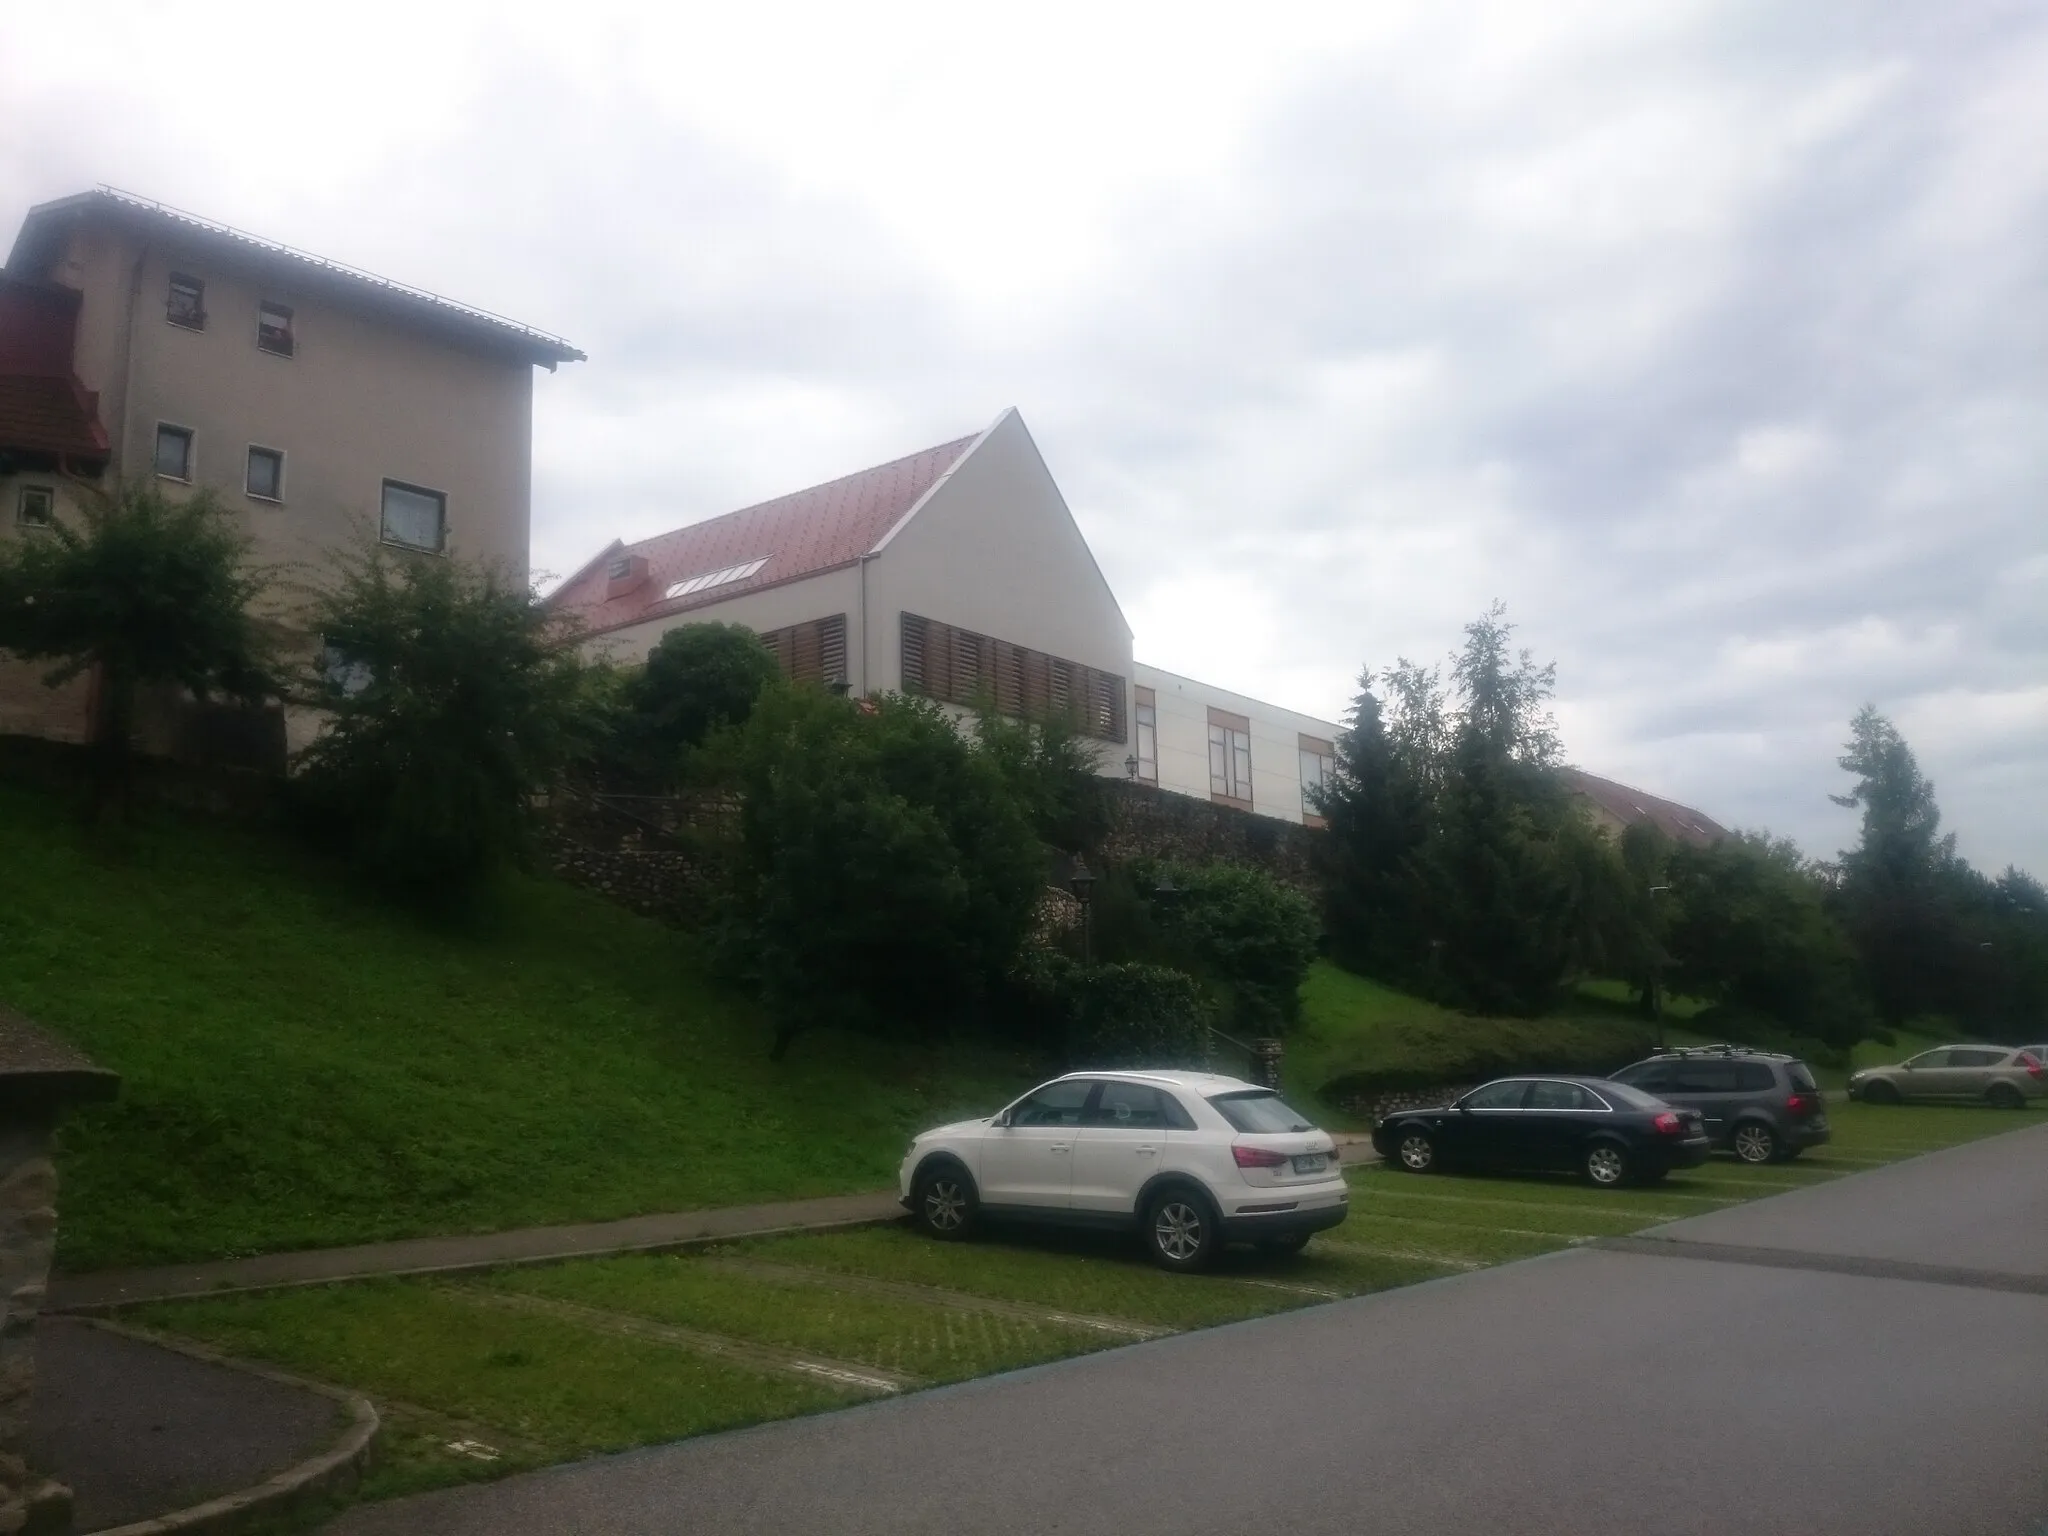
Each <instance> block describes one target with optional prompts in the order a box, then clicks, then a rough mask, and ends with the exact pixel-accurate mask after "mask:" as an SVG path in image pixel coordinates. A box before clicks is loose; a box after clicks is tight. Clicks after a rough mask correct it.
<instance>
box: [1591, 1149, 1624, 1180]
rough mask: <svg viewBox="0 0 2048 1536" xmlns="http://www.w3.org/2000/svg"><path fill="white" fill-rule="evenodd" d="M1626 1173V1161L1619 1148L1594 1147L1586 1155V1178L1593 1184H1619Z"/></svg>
mask: <svg viewBox="0 0 2048 1536" xmlns="http://www.w3.org/2000/svg"><path fill="white" fill-rule="evenodd" d="M1627 1172H1628V1159H1627V1158H1626V1157H1624V1156H1622V1152H1621V1148H1619V1147H1595V1148H1594V1149H1593V1150H1592V1151H1591V1152H1588V1153H1587V1154H1586V1177H1587V1178H1589V1179H1591V1180H1592V1181H1593V1182H1594V1183H1595V1184H1619V1183H1620V1182H1621V1180H1622V1175H1624V1174H1625V1173H1627Z"/></svg>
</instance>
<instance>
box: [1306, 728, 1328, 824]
mask: <svg viewBox="0 0 2048 1536" xmlns="http://www.w3.org/2000/svg"><path fill="white" fill-rule="evenodd" d="M1336 769H1337V748H1336V745H1335V744H1334V743H1332V742H1328V741H1325V740H1323V739H1322V738H1321V737H1320V736H1303V737H1302V738H1301V819H1302V820H1303V821H1305V822H1307V823H1308V824H1309V825H1310V826H1312V827H1320V826H1322V825H1324V821H1323V812H1322V792H1323V787H1324V786H1325V785H1326V784H1328V783H1329V782H1330V778H1331V775H1332V774H1334V773H1335V772H1336Z"/></svg>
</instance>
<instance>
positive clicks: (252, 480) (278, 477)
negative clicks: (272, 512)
mask: <svg viewBox="0 0 2048 1536" xmlns="http://www.w3.org/2000/svg"><path fill="white" fill-rule="evenodd" d="M243 487H244V489H246V490H247V491H248V493H249V494H250V495H251V496H253V497H255V498H256V499H257V500H258V501H283V500H284V455H283V454H282V453H281V452H279V451H278V450H277V449H275V448H256V447H251V448H250V449H249V473H248V476H247V478H246V479H245V480H244V481H243Z"/></svg>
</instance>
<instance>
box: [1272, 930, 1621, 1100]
mask: <svg viewBox="0 0 2048 1536" xmlns="http://www.w3.org/2000/svg"><path fill="white" fill-rule="evenodd" d="M1301 996H1302V1017H1301V1022H1300V1024H1299V1025H1297V1026H1296V1028H1295V1030H1294V1031H1293V1032H1292V1033H1291V1034H1289V1035H1288V1037H1287V1054H1286V1057H1285V1058H1284V1060H1285V1072H1286V1077H1287V1086H1288V1090H1289V1091H1290V1092H1291V1093H1293V1094H1296V1095H1297V1096H1299V1097H1300V1098H1302V1099H1304V1100H1312V1101H1314V1102H1316V1103H1317V1104H1318V1105H1319V1106H1320V1107H1321V1108H1322V1109H1323V1110H1324V1111H1325V1113H1326V1114H1327V1115H1328V1117H1329V1120H1330V1123H1332V1124H1335V1123H1337V1122H1338V1121H1339V1120H1341V1119H1342V1118H1343V1117H1342V1116H1341V1115H1340V1114H1339V1113H1338V1112H1337V1111H1336V1109H1335V1108H1334V1107H1333V1106H1331V1105H1329V1104H1327V1103H1325V1102H1323V1101H1322V1100H1321V1098H1320V1093H1319V1091H1320V1090H1321V1088H1322V1086H1323V1085H1324V1084H1325V1083H1328V1082H1329V1081H1330V1080H1331V1079H1333V1078H1335V1077H1337V1076H1338V1075H1339V1074H1341V1073H1347V1072H1366V1071H1371V1072H1384V1071H1394V1070H1401V1071H1419V1072H1423V1073H1429V1074H1439V1073H1440V1074H1441V1075H1440V1080H1441V1081H1454V1080H1456V1079H1457V1078H1458V1077H1459V1076H1460V1075H1461V1070H1460V1066H1459V1063H1460V1061H1461V1060H1462V1059H1463V1056H1464V1052H1465V1051H1466V1049H1467V1047H1468V1046H1469V1044H1470V1043H1471V1042H1472V1041H1473V1040H1475V1039H1484V1040H1485V1041H1486V1042H1487V1043H1488V1044H1489V1045H1490V1046H1492V1047H1494V1048H1495V1049H1497V1050H1499V1051H1501V1052H1504V1053H1506V1054H1508V1055H1510V1056H1520V1057H1525V1058H1527V1059H1530V1060H1540V1059H1542V1058H1545V1057H1547V1056H1550V1055H1552V1054H1554V1053H1555V1051H1556V1049H1557V1048H1558V1047H1559V1046H1560V1045H1561V1044H1568V1045H1569V1047H1570V1048H1571V1054H1573V1055H1577V1054H1580V1053H1582V1052H1584V1051H1586V1050H1592V1051H1594V1052H1595V1053H1596V1054H1597V1053H1599V1052H1600V1051H1601V1050H1602V1049H1603V1048H1604V1049H1605V1050H1606V1051H1607V1053H1608V1054H1611V1055H1615V1056H1617V1057H1619V1058H1620V1059H1622V1060H1626V1059H1628V1058H1629V1057H1630V1055H1631V1054H1632V1047H1633V1046H1634V1045H1635V1043H1636V1042H1638V1041H1641V1040H1646V1039H1647V1037H1648V1031H1649V1025H1648V1024H1647V1023H1646V1022H1645V1021H1643V1020H1641V1019H1639V1018H1637V1017H1635V1016H1634V1014H1633V1013H1632V1012H1631V1011H1630V1009H1629V1008H1628V1007H1627V1006H1626V1005H1625V1004H1624V1003H1623V1002H1621V1001H1619V1000H1610V999H1608V998H1606V997H1604V996H1600V995H1597V994H1592V993H1589V994H1588V995H1586V996H1584V997H1582V998H1581V999H1580V1000H1579V1001H1578V1002H1577V1003H1576V1004H1575V1005H1573V1006H1571V1007H1568V1008H1566V1009H1564V1010H1561V1011H1560V1012H1559V1013H1557V1014H1554V1015H1549V1016H1546V1017H1544V1018H1540V1019H1495V1018H1478V1017H1474V1016H1471V1015H1468V1014H1461V1013H1457V1012H1454V1011H1453V1010H1451V1009H1448V1008H1441V1007H1438V1006H1437V1005H1436V1004H1435V1003H1430V1002H1425V1001H1423V1000H1422V999H1421V998H1418V997H1413V996H1411V995H1409V994H1408V993H1405V992H1397V991H1395V990H1394V989H1393V988H1392V987H1389V986H1385V985H1383V984H1382V983H1380V982H1377V981H1372V980H1369V979H1368V978H1366V977H1363V976H1357V975H1353V974H1352V973H1351V972H1349V971H1346V970H1342V969H1340V968H1339V967H1337V966H1335V965H1332V964H1331V963H1330V962H1329V961H1327V960H1319V961H1317V962H1316V963H1315V965H1314V966H1312V967H1311V968H1310V970H1309V975H1308V980H1307V982H1306V983H1305V984H1304V985H1303V987H1302V994H1301ZM1618 1064H1619V1062H1617V1065H1618Z"/></svg>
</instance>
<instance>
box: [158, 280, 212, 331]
mask: <svg viewBox="0 0 2048 1536" xmlns="http://www.w3.org/2000/svg"><path fill="white" fill-rule="evenodd" d="M164 318H165V319H167V320H169V321H170V322H171V324H173V325H182V326H184V327H185V329H186V330H188V331H203V330H205V329H206V284H204V283H202V282H201V281H199V279H198V278H196V277H187V276H185V274H184V273H182V272H173V273H172V274H171V292H170V297H169V299H168V300H167V301H166V302H165V305H164Z"/></svg>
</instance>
